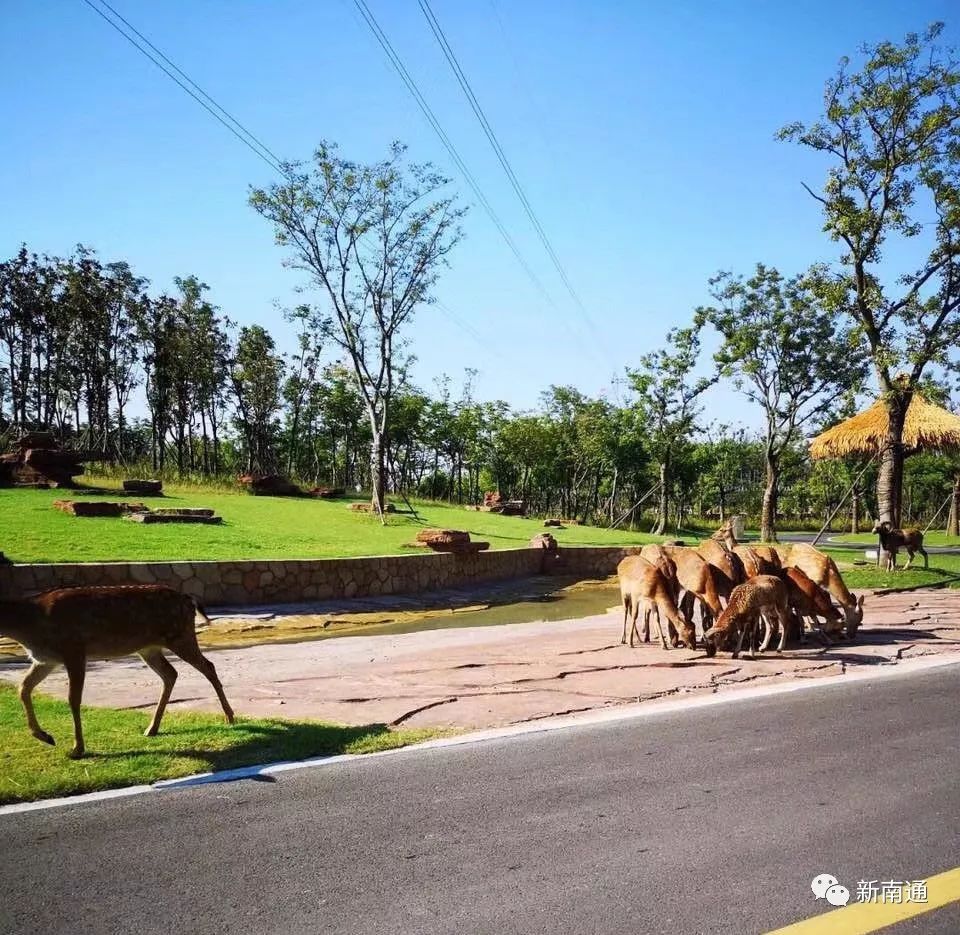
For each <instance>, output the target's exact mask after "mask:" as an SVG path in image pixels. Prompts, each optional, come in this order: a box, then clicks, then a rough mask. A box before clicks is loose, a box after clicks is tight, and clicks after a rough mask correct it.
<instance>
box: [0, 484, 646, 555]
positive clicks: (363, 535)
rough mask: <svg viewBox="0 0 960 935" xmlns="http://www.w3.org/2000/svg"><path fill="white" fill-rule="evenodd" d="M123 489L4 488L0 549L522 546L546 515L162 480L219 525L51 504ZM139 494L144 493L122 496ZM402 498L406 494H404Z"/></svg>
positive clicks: (597, 535)
mask: <svg viewBox="0 0 960 935" xmlns="http://www.w3.org/2000/svg"><path fill="white" fill-rule="evenodd" d="M122 496H123V495H122V493H121V494H106V495H101V494H80V493H78V492H77V491H67V490H33V489H6V490H0V551H2V552H4V553H6V555H7V556H8V557H9V558H11V559H13V561H16V562H94V561H124V560H128V561H169V560H176V559H185V560H198V561H199V560H204V559H269V558H289V559H296V558H337V557H344V556H357V555H393V554H398V553H403V552H404V551H406V549H405V548H404V546H405V545H407V544H408V543H410V542H412V541H413V539H414V538H415V537H416V534H417V532H418V530H420V529H422V528H424V527H426V526H436V527H441V528H447V529H465V530H467V531H469V532H470V534H471V536H472V537H473V538H474V539H478V540H485V541H488V542H489V543H490V548H491V549H509V548H518V547H521V546H524V545H526V544H527V542H528V541H529V540H530V538H531V537H532V536H533V535H535V534H536V533H538V532H542V531H543V521H542V520H535V519H523V518H521V517H514V516H499V515H497V514H495V513H477V512H474V511H470V510H466V509H464V508H463V507H454V506H445V505H443V504H437V503H424V504H420V503H417V504H415V506H416V508H417V511H418V513H419V518H420V521H419V522H418V521H417V519H416V518H415V517H413V516H408V515H404V514H388V515H387V525H386V526H381V524H380V521H379V519H377V518H376V517H375V516H370V515H367V514H364V513H353V512H351V511H350V510H348V509H347V503H348V502H349V501H346V500H332V501H327V500H312V499H298V498H290V497H253V496H250V495H249V494H246V493H240V492H237V493H233V492H229V491H222V490H212V489H205V488H191V487H186V486H184V487H178V486H174V485H171V486H169V487H167V488H166V496H165V497H162V498H147V500H146V502H147V504H148V505H150V506H154V507H161V506H164V507H187V506H194V507H210V508H212V509H214V510H216V512H217V513H218V514H219V515H220V516H222V517H223V520H224V521H223V525H222V526H204V525H183V526H178V525H173V524H170V525H165V524H156V525H149V526H143V525H140V524H139V523H130V522H127V521H126V520H123V519H119V518H118V519H111V518H99V517H98V518H80V517H75V516H69V515H67V514H66V513H61V512H60V511H59V510H55V509H53V506H52V504H53V501H54V500H59V499H77V498H79V497H82V499H84V500H111V499H113V500H116V499H119V498H120V497H122ZM126 499H138V498H135V497H134V498H129V497H128V498H126ZM398 508H403V504H398ZM551 532H553V534H554V535H555V536H556V537H557V540H558V541H559V543H560V544H561V545H567V546H577V545H635V544H637V543H643V542H653V541H656V537H654V536H649V535H644V534H642V533H631V532H624V531H619V530H608V529H598V528H595V527H592V526H570V527H567V528H565V529H554V530H551Z"/></svg>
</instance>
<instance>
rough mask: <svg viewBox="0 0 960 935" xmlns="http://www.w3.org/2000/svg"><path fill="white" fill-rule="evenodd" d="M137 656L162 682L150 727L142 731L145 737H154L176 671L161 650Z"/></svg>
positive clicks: (174, 680) (145, 651)
mask: <svg viewBox="0 0 960 935" xmlns="http://www.w3.org/2000/svg"><path fill="white" fill-rule="evenodd" d="M138 655H139V656H140V658H141V659H142V660H143V661H144V662H145V663H146V664H147V665H148V666H150V668H151V669H153V671H154V672H156V673H157V675H159V676H160V678H161V680H162V681H163V691H161V692H160V700H159V701H158V702H157V709H156V711H154V712H153V719H152V720H151V721H150V726H149V727H148V728H147V729H146V730H145V731H144V736H145V737H154V736H156V733H157V731H158V730H160V719H161V718H162V717H163V712H164V711H165V710H166V707H167V702H168V701H169V700H170V693H171V692H172V691H173V686H174V683H175V682H176V681H177V670H176V669H175V668H174V667H173V666H172V665H170V663H169V662H167V659H166V657H165V656H164V655H163V650H161V649H144V650H143V651H142V652H140V653H138Z"/></svg>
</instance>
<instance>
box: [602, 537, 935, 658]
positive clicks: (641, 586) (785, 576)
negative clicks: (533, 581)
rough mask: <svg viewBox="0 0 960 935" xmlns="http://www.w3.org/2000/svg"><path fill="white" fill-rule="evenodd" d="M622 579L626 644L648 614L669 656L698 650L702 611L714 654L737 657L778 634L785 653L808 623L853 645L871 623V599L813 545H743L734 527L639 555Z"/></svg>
mask: <svg viewBox="0 0 960 935" xmlns="http://www.w3.org/2000/svg"><path fill="white" fill-rule="evenodd" d="M921 550H922V543H921ZM924 555H925V553H924ZM911 558H912V553H911ZM617 576H618V578H619V581H620V598H621V601H622V603H623V636H622V638H621V640H620V642H621V643H626V642H627V641H628V639H629V643H630V646H633V645H634V640H635V639H636V640H637V641H639V640H640V639H641V634H640V632H639V631H638V629H637V621H638V620H639V618H640V615H641V613H642V614H643V624H642V627H643V633H642V639H643V641H644V642H649V640H650V618H651V616H653V618H654V620H655V622H656V625H657V633H658V635H659V637H660V644H661V646H662V647H663V648H664V649H672V648H673V647H676V646H679V645H683V646H685V647H687V648H688V649H696V648H697V634H696V627H695V625H694V610H695V608H699V611H700V620H701V627H702V645H703V648H704V649H705V651H706V653H707V655H708V656H714V655H716V652H717V650H718V649H723V650H730V651H731V652H732V654H733V657H734V658H736V657H737V656H738V655H739V654H740V651H741V649H742V648H743V643H744V639H748V645H749V647H750V651H751V654H753V653H754V652H755V651H756V646H757V642H758V640H759V641H760V647H759V648H760V651H761V652H763V651H764V650H766V649H767V648H768V647H769V645H770V642H771V640H772V639H773V636H774V634H775V633H776V632H777V631H779V643H778V650H779V651H782V650H783V649H784V647H785V646H786V645H787V640H789V639H793V640H796V641H799V642H803V641H804V640H805V638H806V625H807V624H808V623H809V625H810V627H811V630H812V631H813V632H814V633H816V634H817V636H818V637H819V639H820V640H822V641H823V642H824V643H826V644H827V645H830V644H831V643H832V642H833V640H835V639H838V638H843V637H845V638H846V639H848V640H850V639H853V638H854V636H855V635H856V632H857V628H858V627H859V626H860V623H861V621H862V620H863V598H862V597H860V598H855V597H854V596H853V595H852V594H851V593H850V591H849V590H848V589H847V586H846V585H845V584H844V583H843V579H842V578H841V577H840V572H839V571H838V570H837V566H836V563H835V562H834V561H833V559H832V558H830V556H829V555H825V554H824V553H823V552H820V551H819V550H818V549H816V548H814V547H813V546H812V545H808V544H806V543H795V544H793V545H791V546H789V547H787V548H782V547H779V546H771V545H766V546H747V545H742V544H739V543H738V542H737V541H736V539H735V538H734V536H733V532H732V530H731V527H730V526H729V524H727V525H725V526H723V527H722V528H721V529H720V530H719V531H718V532H717V533H715V534H714V535H713V537H712V538H710V539H708V540H706V541H705V542H703V543H701V544H700V545H699V546H698V547H696V548H692V547H687V546H683V545H679V544H676V545H667V544H665V545H653V544H651V545H645V546H644V547H643V548H642V549H641V550H640V554H639V555H629V556H627V557H626V558H624V559H623V560H622V561H621V562H620V564H619V565H618V566H617ZM834 602H836V605H837V606H835V605H834ZM761 627H762V628H763V634H762V638H761V635H760V628H761Z"/></svg>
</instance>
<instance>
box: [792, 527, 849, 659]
mask: <svg viewBox="0 0 960 935" xmlns="http://www.w3.org/2000/svg"><path fill="white" fill-rule="evenodd" d="M783 564H784V567H785V568H799V569H800V570H801V571H802V572H805V573H806V575H807V577H808V578H810V580H811V581H813V582H814V583H815V584H818V585H819V586H820V587H821V588H824V589H825V590H826V591H828V592H829V593H830V595H831V596H832V597H833V599H834V600H835V601H836V602H837V603H838V604H839V605H840V608H841V610H842V611H843V614H844V624H845V628H846V635H847V639H850V640H852V639H853V638H854V637H855V636H856V635H857V630H858V629H859V627H860V624H861V623H862V622H863V596H862V595H861V596H860V597H858V598H857V597H854V596H853V595H852V594H851V593H850V591H849V590H848V589H847V586H846V585H845V584H844V583H843V578H842V577H841V576H840V572H839V570H838V569H837V565H836V562H834V560H833V559H832V558H830V556H829V555H825V554H824V553H823V552H821V551H819V550H818V549H815V548H814V547H813V546H812V545H810V544H808V543H806V542H796V543H794V544H793V545H792V546H791V548H790V551H789V552H788V553H787V556H786V559H785V560H784V563H783Z"/></svg>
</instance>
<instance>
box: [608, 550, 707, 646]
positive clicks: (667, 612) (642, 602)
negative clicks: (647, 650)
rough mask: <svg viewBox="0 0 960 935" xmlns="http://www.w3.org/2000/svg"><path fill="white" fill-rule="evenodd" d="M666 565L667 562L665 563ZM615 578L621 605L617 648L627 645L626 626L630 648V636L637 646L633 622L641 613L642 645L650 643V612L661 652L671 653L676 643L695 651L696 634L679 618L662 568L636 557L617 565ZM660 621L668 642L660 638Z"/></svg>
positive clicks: (631, 644) (674, 600)
mask: <svg viewBox="0 0 960 935" xmlns="http://www.w3.org/2000/svg"><path fill="white" fill-rule="evenodd" d="M667 562H670V560H669V559H667ZM670 564H671V565H672V564H673V563H672V562H670ZM663 567H666V566H663ZM617 576H618V577H619V579H620V599H621V601H622V602H623V635H622V637H621V638H620V643H621V644H623V643H626V642H627V626H628V623H629V624H630V646H631V648H632V647H633V645H634V643H633V638H634V636H637V638H638V642H639V638H640V634H639V633H638V632H637V618H638V616H639V613H640V611H641V610H643V642H645V643H649V642H650V613H651V611H653V612H655V613H656V619H657V632H658V633H659V635H660V644H661V646H662V647H663V648H664V649H672V648H673V647H674V646H675V645H677V642H679V641H682V642H683V643H684V645H685V646H687V647H688V648H689V649H696V645H697V644H696V631H695V630H694V629H693V626H692V625H690V624H689V623H688V622H687V621H686V620H684V618H683V617H681V616H680V612H679V611H678V610H677V603H676V597H675V593H676V592H675V590H674V587H673V585H672V583H671V582H670V580H669V579H668V577H667V575H666V574H664V570H663V568H662V567H657V566H656V565H654V564H653V563H651V562H649V561H647V560H646V559H645V558H643V557H642V556H640V555H629V556H627V557H626V558H625V559H623V560H622V561H621V562H620V564H619V565H617ZM664 621H666V622H667V630H668V632H669V635H670V641H669V642H667V637H666V634H664ZM678 637H679V639H678Z"/></svg>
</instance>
